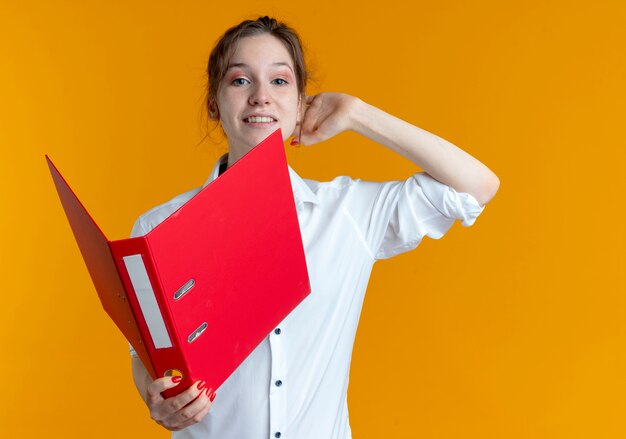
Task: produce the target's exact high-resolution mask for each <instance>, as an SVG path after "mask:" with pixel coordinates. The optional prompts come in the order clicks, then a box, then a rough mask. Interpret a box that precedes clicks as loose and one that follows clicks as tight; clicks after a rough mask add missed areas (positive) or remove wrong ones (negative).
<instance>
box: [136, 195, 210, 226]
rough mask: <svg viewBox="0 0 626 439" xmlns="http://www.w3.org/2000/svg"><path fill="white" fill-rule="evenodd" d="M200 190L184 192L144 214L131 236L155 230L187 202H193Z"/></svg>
mask: <svg viewBox="0 0 626 439" xmlns="http://www.w3.org/2000/svg"><path fill="white" fill-rule="evenodd" d="M200 189H201V188H196V189H192V190H190V191H187V192H184V193H182V194H180V195H177V196H175V197H174V198H172V199H170V200H168V201H166V202H165V203H163V204H159V205H158V206H155V207H153V208H152V209H150V210H148V211H147V212H145V213H143V214H142V215H141V216H139V218H138V219H137V221H136V222H135V226H134V227H133V231H132V233H131V236H141V235H145V234H146V233H148V232H149V231H150V230H152V229H154V228H155V227H156V226H158V225H159V224H160V223H161V222H163V221H164V220H165V219H166V218H167V217H169V216H170V215H171V214H173V213H174V212H176V211H177V210H178V209H180V208H181V207H182V206H183V205H184V204H185V203H186V202H187V201H189V200H191V199H192V198H193V197H194V196H195V195H196V194H198V192H200Z"/></svg>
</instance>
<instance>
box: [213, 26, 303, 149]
mask: <svg viewBox="0 0 626 439" xmlns="http://www.w3.org/2000/svg"><path fill="white" fill-rule="evenodd" d="M298 97H299V96H298V87H297V85H296V77H295V73H294V68H293V60H292V59H291V56H290V55H289V52H288V51H287V49H286V47H285V46H284V44H283V43H282V42H281V41H280V40H278V39H277V38H276V37H274V36H272V35H270V34H260V35H255V36H252V37H246V38H243V39H242V40H240V41H239V43H237V46H236V47H235V51H234V53H233V55H232V57H231V59H230V63H229V65H228V68H227V70H226V74H225V75H224V79H222V82H221V83H220V84H219V87H218V90H217V99H216V100H217V108H218V110H219V115H220V122H221V124H222V128H223V129H224V132H225V133H226V136H227V137H228V149H229V152H230V153H231V154H235V155H236V156H237V157H238V158H239V157H241V156H242V155H243V154H245V153H247V152H248V151H250V150H251V149H252V148H253V147H254V146H256V145H257V144H258V143H259V142H261V140H263V139H265V138H266V137H267V136H268V135H270V134H271V133H272V132H274V131H275V130H276V129H277V128H281V130H282V134H283V140H284V139H287V137H289V136H290V135H291V134H292V133H293V131H294V129H295V126H296V120H297V115H298V104H299V99H298Z"/></svg>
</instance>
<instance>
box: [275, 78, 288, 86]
mask: <svg viewBox="0 0 626 439" xmlns="http://www.w3.org/2000/svg"><path fill="white" fill-rule="evenodd" d="M272 84H276V85H285V84H287V81H285V80H284V79H283V78H276V79H274V80H273V81H272Z"/></svg>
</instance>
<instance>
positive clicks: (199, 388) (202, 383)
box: [198, 381, 206, 390]
mask: <svg viewBox="0 0 626 439" xmlns="http://www.w3.org/2000/svg"><path fill="white" fill-rule="evenodd" d="M205 387H206V381H200V384H198V390H202V389H204V388H205Z"/></svg>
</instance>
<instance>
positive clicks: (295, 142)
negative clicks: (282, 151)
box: [291, 140, 299, 146]
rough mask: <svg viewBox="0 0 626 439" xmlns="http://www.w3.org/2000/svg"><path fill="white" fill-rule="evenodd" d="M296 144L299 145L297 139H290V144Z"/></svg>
mask: <svg viewBox="0 0 626 439" xmlns="http://www.w3.org/2000/svg"><path fill="white" fill-rule="evenodd" d="M296 145H299V143H298V141H297V140H292V141H291V146H296Z"/></svg>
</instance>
